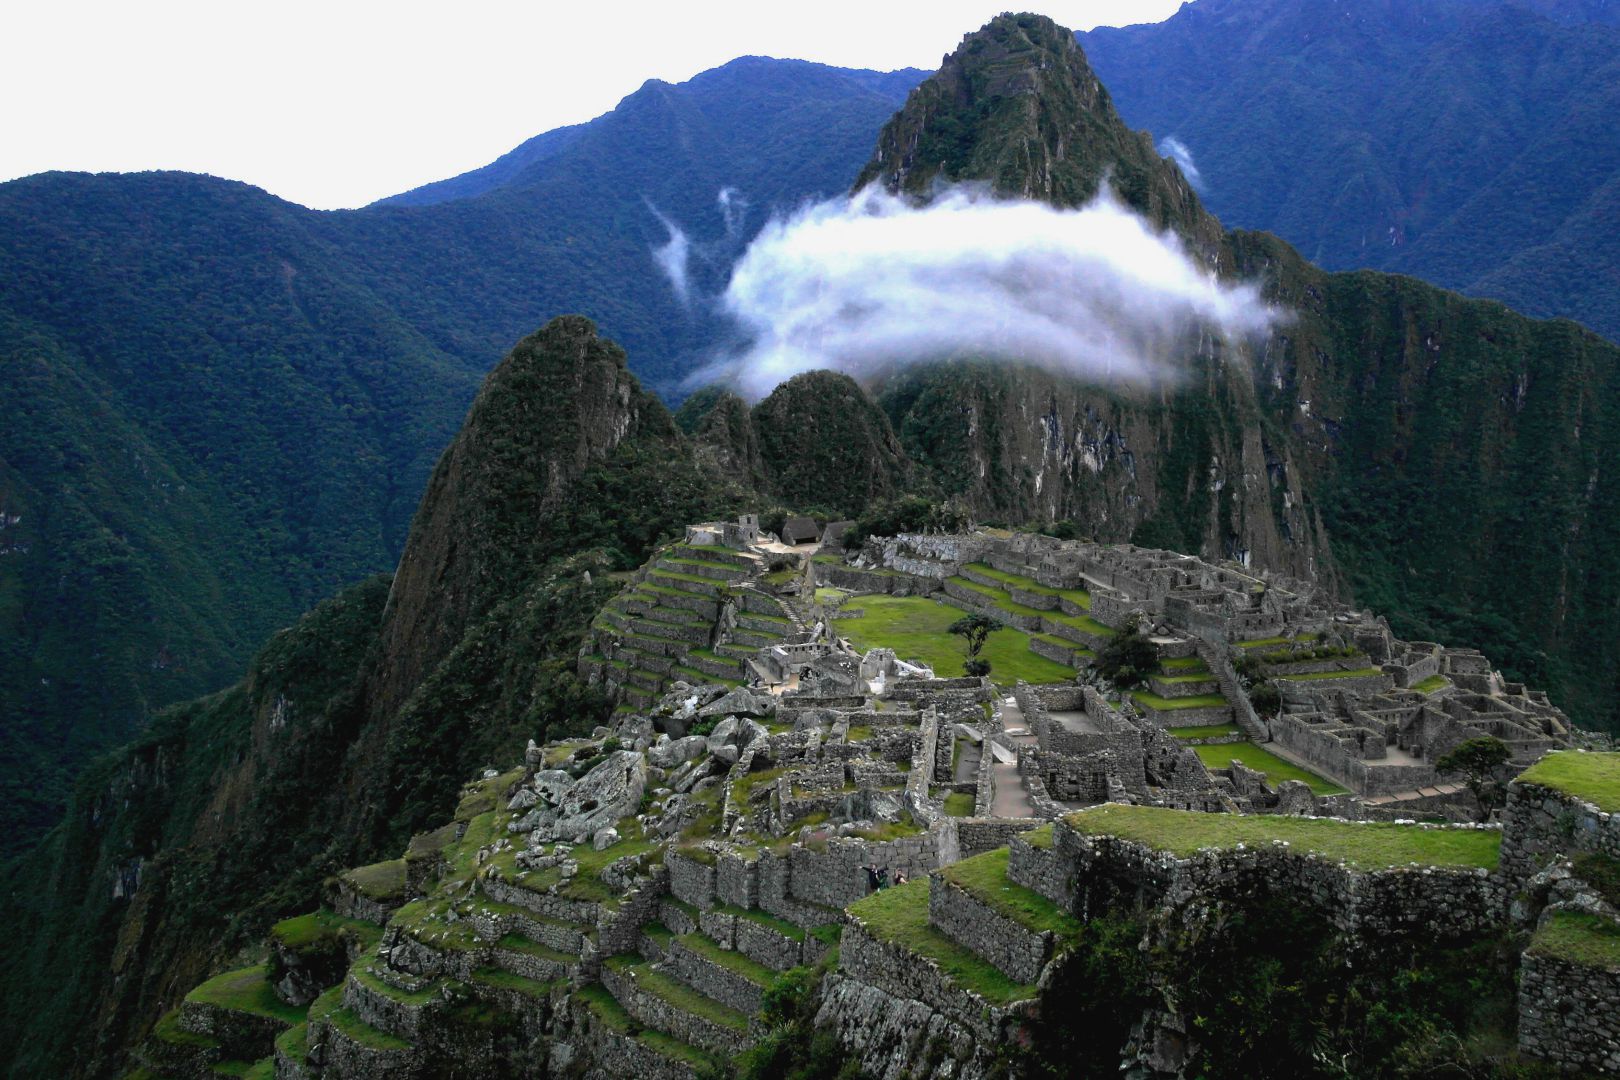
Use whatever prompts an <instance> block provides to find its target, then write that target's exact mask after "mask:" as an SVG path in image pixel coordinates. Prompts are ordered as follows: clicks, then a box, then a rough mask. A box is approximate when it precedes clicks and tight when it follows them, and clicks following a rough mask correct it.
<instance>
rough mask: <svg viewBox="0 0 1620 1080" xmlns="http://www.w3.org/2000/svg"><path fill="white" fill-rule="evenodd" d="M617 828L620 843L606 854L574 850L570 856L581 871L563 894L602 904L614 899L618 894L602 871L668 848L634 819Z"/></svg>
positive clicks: (621, 822) (587, 847)
mask: <svg viewBox="0 0 1620 1080" xmlns="http://www.w3.org/2000/svg"><path fill="white" fill-rule="evenodd" d="M615 828H617V829H618V830H619V836H620V840H619V842H618V843H617V844H614V845H613V846H612V847H610V848H607V849H606V850H604V851H597V850H595V849H594V848H592V847H591V845H589V844H582V845H580V846H578V847H576V848H574V850H573V852H572V853H571V854H570V856H569V857H570V858H571V859H573V860H574V861H575V862H577V863H578V864H579V871H578V873H576V874H575V875H574V880H573V881H570V882H569V883H568V884H567V885H566V886H565V887H564V888H563V889H561V890H560V893H559V895H562V896H566V897H568V898H569V899H570V900H594V901H597V902H601V901H603V900H608V899H611V898H613V897H614V896H617V895H618V894H617V893H615V892H614V891H613V890H612V889H610V888H608V886H607V883H606V882H604V881H603V880H602V878H601V873H602V870H603V869H604V868H606V867H607V865H608V864H609V863H612V862H616V861H618V860H619V859H622V858H624V857H625V856H627V855H646V854H648V853H650V852H652V851H655V850H659V849H661V848H662V847H663V846H664V841H663V840H661V839H659V838H657V837H649V836H647V835H645V833H644V832H643V831H642V827H641V823H640V822H638V821H637V820H636V819H635V817H634V816H630V817H624V818H620V819H619V823H618V825H617V826H615Z"/></svg>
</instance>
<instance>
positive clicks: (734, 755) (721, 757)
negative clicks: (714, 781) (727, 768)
mask: <svg viewBox="0 0 1620 1080" xmlns="http://www.w3.org/2000/svg"><path fill="white" fill-rule="evenodd" d="M740 757H742V751H741V750H738V749H737V747H736V746H734V745H733V744H731V743H727V744H726V745H724V746H722V747H720V749H718V750H716V751H715V752H714V760H716V761H720V762H724V763H725V764H727V765H735V764H737V759H738V758H740Z"/></svg>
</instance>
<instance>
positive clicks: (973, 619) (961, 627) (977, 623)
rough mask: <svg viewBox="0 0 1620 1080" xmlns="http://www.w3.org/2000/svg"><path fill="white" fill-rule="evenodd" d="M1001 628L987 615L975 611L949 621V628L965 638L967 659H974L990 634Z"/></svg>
mask: <svg viewBox="0 0 1620 1080" xmlns="http://www.w3.org/2000/svg"><path fill="white" fill-rule="evenodd" d="M1000 629H1001V624H1000V623H998V622H997V621H996V620H994V619H992V618H991V617H990V616H988V615H980V614H978V613H977V612H975V613H974V614H972V615H964V616H962V617H961V618H960V619H957V620H956V621H955V622H953V623H951V625H950V627H949V630H950V632H951V633H953V634H956V635H957V636H958V637H963V638H966V639H967V651H968V659H969V660H972V659H975V658H976V657H977V656H978V655H979V652H980V650H982V649H983V648H984V643H985V641H986V640H987V639H989V637H990V635H991V634H993V633H995V632H996V631H997V630H1000Z"/></svg>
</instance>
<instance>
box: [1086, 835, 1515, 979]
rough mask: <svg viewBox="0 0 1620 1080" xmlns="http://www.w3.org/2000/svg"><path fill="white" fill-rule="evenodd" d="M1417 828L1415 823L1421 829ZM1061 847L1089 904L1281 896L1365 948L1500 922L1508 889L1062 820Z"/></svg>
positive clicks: (1471, 878) (1475, 874) (1496, 882)
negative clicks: (1147, 840) (1149, 843)
mask: <svg viewBox="0 0 1620 1080" xmlns="http://www.w3.org/2000/svg"><path fill="white" fill-rule="evenodd" d="M1414 827H1415V826H1414ZM1054 836H1055V839H1056V849H1057V851H1058V853H1059V855H1060V856H1061V857H1062V859H1063V861H1064V862H1065V863H1067V864H1068V865H1069V868H1070V874H1071V876H1072V877H1073V879H1074V880H1075V881H1076V882H1077V883H1078V884H1077V886H1076V891H1077V897H1076V903H1077V904H1078V905H1079V906H1081V907H1082V908H1084V907H1086V906H1087V905H1088V904H1089V903H1091V899H1090V897H1092V896H1093V895H1095V897H1096V899H1097V901H1098V902H1107V901H1108V900H1109V899H1110V898H1112V897H1116V896H1119V895H1121V894H1122V893H1123V894H1134V895H1138V896H1141V897H1142V898H1143V899H1144V901H1146V902H1148V903H1156V904H1161V905H1165V906H1168V907H1180V906H1183V905H1185V904H1188V903H1193V902H1203V901H1207V900H1209V899H1211V898H1214V897H1226V898H1229V899H1232V900H1235V901H1239V902H1241V901H1243V900H1245V899H1247V898H1250V897H1253V896H1256V895H1260V894H1263V893H1277V894H1279V895H1284V896H1288V897H1290V898H1292V899H1293V900H1295V901H1297V902H1299V903H1304V904H1308V905H1310V906H1311V907H1312V908H1313V909H1314V910H1316V911H1318V912H1319V913H1321V914H1322V915H1323V916H1324V917H1325V918H1327V919H1328V920H1329V921H1330V922H1331V923H1333V925H1334V926H1335V927H1336V928H1337V929H1339V930H1340V931H1342V932H1343V933H1344V934H1345V935H1346V936H1347V937H1348V938H1349V939H1350V940H1351V941H1352V942H1354V943H1356V944H1357V945H1359V946H1363V947H1366V948H1370V949H1377V948H1380V947H1382V946H1383V945H1385V944H1388V943H1391V942H1393V941H1395V940H1398V939H1399V938H1401V937H1403V936H1407V937H1411V936H1422V937H1426V938H1439V939H1447V938H1454V937H1465V936H1469V935H1472V934H1477V933H1480V932H1482V931H1485V930H1489V929H1492V928H1495V927H1498V926H1500V925H1501V922H1502V919H1503V918H1504V913H1505V911H1506V903H1507V896H1508V892H1507V888H1506V886H1505V884H1504V882H1503V880H1502V878H1501V876H1500V875H1498V874H1491V873H1488V872H1487V871H1485V870H1483V869H1466V868H1454V869H1453V868H1443V867H1422V868H1417V867H1413V868H1400V869H1388V870H1376V871H1362V870H1355V869H1351V868H1349V867H1345V866H1341V865H1339V864H1338V863H1336V862H1330V861H1328V860H1326V859H1322V858H1320V857H1317V856H1315V855H1311V854H1309V853H1302V852H1297V851H1294V850H1293V849H1291V848H1289V847H1287V846H1286V845H1281V844H1277V845H1271V846H1267V847H1256V848H1246V849H1243V850H1212V851H1203V852H1199V853H1198V854H1196V855H1192V856H1189V857H1187V858H1178V857H1176V856H1173V855H1169V854H1166V853H1164V852H1159V851H1154V850H1152V849H1150V848H1147V847H1145V846H1143V845H1141V844H1137V843H1133V842H1131V841H1127V840H1121V839H1118V838H1116V837H1110V836H1088V835H1083V834H1080V833H1077V832H1075V831H1074V830H1073V829H1071V828H1069V827H1068V825H1067V824H1066V823H1064V822H1061V821H1060V822H1058V823H1057V824H1056V825H1055V826H1054Z"/></svg>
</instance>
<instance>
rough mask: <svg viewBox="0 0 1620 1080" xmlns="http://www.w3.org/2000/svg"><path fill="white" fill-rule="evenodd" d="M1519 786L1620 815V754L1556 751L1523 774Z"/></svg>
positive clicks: (1520, 776)
mask: <svg viewBox="0 0 1620 1080" xmlns="http://www.w3.org/2000/svg"><path fill="white" fill-rule="evenodd" d="M1518 782H1519V783H1521V784H1539V785H1541V786H1542V787H1548V788H1552V789H1553V790H1554V791H1561V792H1563V793H1564V794H1565V795H1572V796H1574V797H1575V798H1577V799H1584V800H1585V801H1587V802H1589V803H1591V804H1592V805H1593V806H1595V807H1597V808H1598V809H1599V810H1602V811H1603V812H1604V813H1608V814H1613V813H1617V812H1620V754H1594V753H1587V752H1585V751H1580V750H1555V751H1553V752H1552V753H1550V754H1547V755H1546V756H1545V757H1543V758H1542V759H1541V760H1540V761H1538V762H1536V763H1535V764H1534V765H1532V766H1530V767H1529V768H1528V769H1526V770H1525V771H1524V772H1522V773H1520V774H1519V779H1518Z"/></svg>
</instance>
